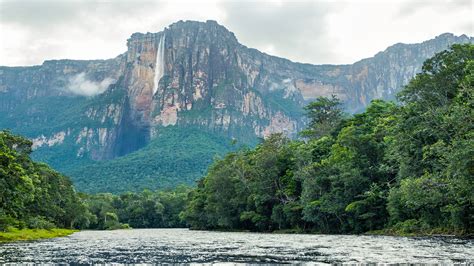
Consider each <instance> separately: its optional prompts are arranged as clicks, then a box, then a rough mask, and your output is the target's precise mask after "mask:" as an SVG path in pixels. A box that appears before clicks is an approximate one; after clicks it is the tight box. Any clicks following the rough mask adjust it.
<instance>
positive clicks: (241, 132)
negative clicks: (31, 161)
mask: <svg viewBox="0 0 474 266" xmlns="http://www.w3.org/2000/svg"><path fill="white" fill-rule="evenodd" d="M466 42H471V43H472V42H473V39H472V38H470V37H467V36H465V35H462V36H454V35H452V34H443V35H440V36H438V37H436V38H435V39H433V40H429V41H426V42H423V43H419V44H396V45H393V46H391V47H389V48H388V49H387V50H385V51H383V52H380V53H378V54H376V55H375V56H374V57H372V58H368V59H364V60H361V61H359V62H356V63H354V64H352V65H310V64H300V63H294V62H291V61H289V60H286V59H283V58H278V57H274V56H270V55H267V54H264V53H261V52H259V51H257V50H255V49H250V48H247V47H246V46H244V45H242V44H240V43H239V42H238V40H237V38H236V37H235V36H234V34H233V33H231V32H229V31H228V30H227V29H225V28H224V27H223V26H221V25H219V24H218V23H216V22H215V21H207V22H194V21H180V22H177V23H174V24H172V25H170V26H169V27H168V28H166V29H164V30H163V31H161V32H158V33H146V34H142V33H134V34H133V35H132V36H131V37H130V38H129V39H128V41H127V47H128V48H127V51H126V52H125V53H124V54H122V55H120V56H118V57H116V58H114V59H109V60H92V61H79V60H54V61H45V62H44V63H43V64H42V65H41V66H33V67H0V112H1V113H2V114H3V116H2V117H0V128H11V129H12V130H14V131H15V132H18V133H21V134H25V135H27V136H29V137H31V138H32V139H33V141H34V147H35V149H37V150H38V153H39V154H41V152H42V151H43V150H46V149H54V148H57V149H60V147H67V148H64V149H63V150H64V152H63V153H60V154H61V156H62V157H61V158H63V159H64V158H70V159H74V158H84V159H88V160H89V159H92V160H105V159H111V158H115V157H117V156H122V155H125V154H128V153H130V152H132V151H134V150H137V149H139V148H141V147H144V146H145V145H146V144H147V143H148V142H149V141H150V140H151V139H153V138H154V137H155V136H156V135H157V134H159V132H160V130H161V129H163V128H164V127H168V126H178V127H187V126H193V127H200V128H202V129H205V130H209V131H212V132H219V133H220V134H223V135H225V136H227V137H229V138H236V139H239V140H240V141H242V142H252V141H255V139H256V138H257V137H266V136H268V135H269V134H271V133H275V132H283V133H285V134H287V135H289V136H295V135H296V134H297V132H298V131H299V130H301V128H302V127H303V126H304V119H303V115H302V107H303V106H304V105H305V104H306V103H308V102H309V101H311V100H313V99H315V98H317V97H319V96H330V95H333V94H334V95H336V96H337V97H339V98H340V99H341V100H343V101H344V103H345V107H346V109H347V110H348V111H349V112H357V111H360V110H363V109H364V107H365V106H366V105H367V104H369V102H370V101H371V100H372V99H375V98H383V99H393V97H394V95H395V94H396V93H397V92H398V91H399V90H400V88H402V87H403V85H405V84H406V83H407V82H408V81H409V80H410V79H411V78H412V77H413V76H414V75H415V74H416V73H417V72H418V71H420V69H421V65H422V63H423V61H424V60H425V59H427V58H429V57H431V56H432V55H434V54H435V53H436V52H439V51H441V50H444V49H446V48H448V47H449V46H450V45H451V44H454V43H466ZM44 154H47V153H46V152H45V153H44ZM45 156H46V155H45ZM48 156H49V155H48ZM55 156H56V155H55ZM45 158H46V160H50V159H48V158H49V157H47V156H46V157H45ZM51 160H52V159H51ZM57 160H60V159H59V157H58V158H57ZM53 161H54V160H53Z"/></svg>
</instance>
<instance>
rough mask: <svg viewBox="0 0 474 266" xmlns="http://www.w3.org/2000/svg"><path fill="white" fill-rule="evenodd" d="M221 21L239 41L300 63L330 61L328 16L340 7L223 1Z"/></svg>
mask: <svg viewBox="0 0 474 266" xmlns="http://www.w3.org/2000/svg"><path fill="white" fill-rule="evenodd" d="M220 6H221V7H222V9H223V11H224V14H225V19H224V21H223V22H222V23H223V24H224V25H226V26H228V27H229V29H230V30H231V31H233V32H234V33H235V34H236V36H237V38H238V39H239V41H241V42H242V43H244V44H245V45H248V46H250V47H258V48H260V49H261V50H263V51H264V52H267V53H269V54H272V55H278V56H282V57H286V58H290V59H292V60H295V61H300V62H306V63H310V62H317V61H329V60H330V59H331V58H333V57H334V51H332V50H331V39H330V38H329V36H328V31H329V30H330V28H329V27H328V23H327V16H328V15H329V14H330V13H332V12H335V11H336V8H337V5H336V4H332V3H330V2H327V1H319V2H318V1H295V2H246V1H243V2H223V3H220Z"/></svg>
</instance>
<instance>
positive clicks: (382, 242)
mask: <svg viewBox="0 0 474 266" xmlns="http://www.w3.org/2000/svg"><path fill="white" fill-rule="evenodd" d="M8 262H34V263H48V262H50V263H84V264H90V263H158V262H162V263H166V262H167V263H174V262H184V263H186V262H198V263H209V262H234V263H296V262H318V263H370V262H377V263H465V264H469V263H474V241H473V240H462V239H452V238H406V237H386V236H348V235H285V234H258V233H229V232H207V231H190V230H187V229H133V230H116V231H82V232H79V233H75V234H73V235H71V236H69V237H64V238H56V239H48V240H40V241H31V242H16V243H8V244H0V263H8Z"/></svg>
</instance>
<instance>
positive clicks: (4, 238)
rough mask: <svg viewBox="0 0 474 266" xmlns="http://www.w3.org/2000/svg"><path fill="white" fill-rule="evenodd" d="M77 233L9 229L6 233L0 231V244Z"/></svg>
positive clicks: (60, 230) (66, 230) (70, 231)
mask: <svg viewBox="0 0 474 266" xmlns="http://www.w3.org/2000/svg"><path fill="white" fill-rule="evenodd" d="M77 231H78V230H71V229H58V228H57V229H49V230H48V229H10V230H9V231H8V232H1V231H0V243H2V242H12V241H23V240H36V239H44V238H54V237H61V236H68V235H70V234H72V233H75V232H77Z"/></svg>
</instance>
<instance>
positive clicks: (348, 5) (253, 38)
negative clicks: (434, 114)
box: [0, 0, 474, 66]
mask: <svg viewBox="0 0 474 266" xmlns="http://www.w3.org/2000/svg"><path fill="white" fill-rule="evenodd" d="M472 11H473V6H472V1H471V0H384V1H376V0H350V1H349V0H298V1H291V0H261V1H260V0H239V1H237V0H202V1H198V0H194V1H191V0H156V1H155V0H133V1H132V0H114V1H109V0H0V38H1V41H0V65H9V66H20V65H35V64H41V63H42V62H43V61H44V60H48V59H65V58H67V59H106V58H112V57H115V56H117V55H119V54H121V53H123V52H125V51H126V40H127V38H128V37H129V36H130V35H131V34H132V33H134V32H159V31H161V30H163V28H164V27H166V26H168V25H170V24H171V23H173V22H176V21H178V20H199V21H206V20H208V19H212V20H216V21H218V22H219V23H220V24H222V25H224V26H225V27H226V28H228V29H229V30H231V31H233V32H234V33H235V34H236V37H237V38H238V39H239V41H240V42H241V43H242V44H244V45H246V46H248V47H251V48H256V49H258V50H261V51H264V52H267V53H269V54H272V55H276V56H280V57H285V58H288V59H290V60H293V61H299V62H307V63H314V64H323V63H332V64H341V63H353V62H354V61H356V60H359V59H361V58H365V57H369V56H373V55H374V54H376V53H377V52H379V51H381V50H383V49H385V48H386V47H388V46H390V45H392V44H394V43H397V42H408V43H413V42H420V41H423V40H427V39H430V38H433V37H435V36H436V35H439V34H441V33H444V32H452V33H455V34H457V35H460V34H468V35H472V34H474V32H473V26H472V25H473V20H472Z"/></svg>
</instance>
